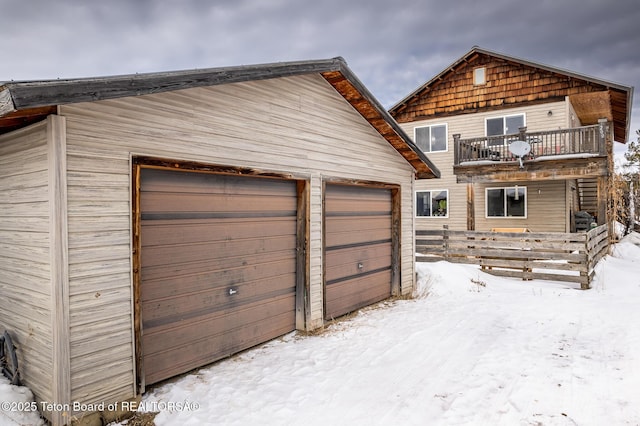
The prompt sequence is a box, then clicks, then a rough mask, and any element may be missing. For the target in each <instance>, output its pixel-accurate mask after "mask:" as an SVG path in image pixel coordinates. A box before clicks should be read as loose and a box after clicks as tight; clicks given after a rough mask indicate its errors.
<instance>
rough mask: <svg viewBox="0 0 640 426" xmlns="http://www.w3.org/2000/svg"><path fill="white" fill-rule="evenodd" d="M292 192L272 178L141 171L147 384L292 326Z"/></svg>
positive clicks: (294, 221) (294, 259) (290, 186)
mask: <svg viewBox="0 0 640 426" xmlns="http://www.w3.org/2000/svg"><path fill="white" fill-rule="evenodd" d="M296 187H297V185H296V183H295V182H293V181H285V180H276V179H260V178H256V177H238V176H227V175H215V174H202V173H193V172H179V171H168V170H148V169H143V170H142V177H141V192H140V194H141V195H140V205H141V218H142V220H141V236H140V242H141V251H140V264H141V272H140V279H141V283H140V301H141V320H142V329H143V333H142V336H143V337H142V343H141V344H142V353H143V363H142V364H143V369H144V377H145V382H146V383H147V384H152V383H155V382H158V381H160V380H163V379H166V378H169V377H172V376H174V375H177V374H180V373H184V372H186V371H189V370H191V369H193V368H197V367H199V366H202V365H205V364H207V363H210V362H213V361H215V360H217V359H220V358H222V357H225V356H228V355H230V354H232V353H234V352H237V351H240V350H243V349H246V348H248V347H250V346H254V345H256V344H258V343H261V342H264V341H267V340H270V339H272V338H274V337H277V336H280V335H282V334H284V333H287V332H289V331H292V330H294V329H295V319H296V310H295V307H296V305H295V304H296V297H295V292H296V263H297V250H296V248H297V237H296V230H297V212H296V208H297V188H296Z"/></svg>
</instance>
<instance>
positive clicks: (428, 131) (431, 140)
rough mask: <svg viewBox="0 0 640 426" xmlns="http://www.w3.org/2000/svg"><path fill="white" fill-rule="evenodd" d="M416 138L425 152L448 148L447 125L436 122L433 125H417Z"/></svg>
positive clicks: (419, 146)
mask: <svg viewBox="0 0 640 426" xmlns="http://www.w3.org/2000/svg"><path fill="white" fill-rule="evenodd" d="M414 140H415V141H416V145H418V148H420V149H421V150H422V151H423V152H437V151H446V150H447V125H446V124H434V125H432V126H424V127H416V128H415V129H414Z"/></svg>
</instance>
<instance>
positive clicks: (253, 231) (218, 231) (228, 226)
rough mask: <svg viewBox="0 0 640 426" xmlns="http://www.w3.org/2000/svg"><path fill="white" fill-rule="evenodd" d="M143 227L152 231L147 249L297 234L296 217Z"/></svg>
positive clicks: (149, 222) (151, 223)
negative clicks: (157, 246) (158, 246)
mask: <svg viewBox="0 0 640 426" xmlns="http://www.w3.org/2000/svg"><path fill="white" fill-rule="evenodd" d="M266 225H268V226H266ZM142 226H143V227H145V228H147V229H148V232H146V233H145V241H144V245H145V246H146V247H150V246H156V245H171V244H187V243H198V242H214V241H225V240H231V239H250V238H254V239H255V238H266V237H273V236H282V235H291V236H292V237H293V238H295V231H296V227H295V218H292V217H284V218H283V217H275V218H260V219H259V220H256V219H254V218H246V219H242V218H233V219H220V218H218V219H183V220H180V221H177V220H143V221H142Z"/></svg>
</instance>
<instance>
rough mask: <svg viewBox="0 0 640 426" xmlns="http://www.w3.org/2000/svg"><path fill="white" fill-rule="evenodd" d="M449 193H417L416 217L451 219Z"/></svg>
mask: <svg viewBox="0 0 640 426" xmlns="http://www.w3.org/2000/svg"><path fill="white" fill-rule="evenodd" d="M448 205H449V191H448V190H446V189H445V190H431V191H418V192H416V217H449V207H448Z"/></svg>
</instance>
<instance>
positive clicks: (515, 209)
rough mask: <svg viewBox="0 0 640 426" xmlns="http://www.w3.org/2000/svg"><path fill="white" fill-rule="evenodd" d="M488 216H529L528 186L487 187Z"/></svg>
mask: <svg viewBox="0 0 640 426" xmlns="http://www.w3.org/2000/svg"><path fill="white" fill-rule="evenodd" d="M485 198H486V208H487V217H488V218H489V217H521V218H526V217H527V187H526V186H512V187H507V188H487V189H486V197H485Z"/></svg>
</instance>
